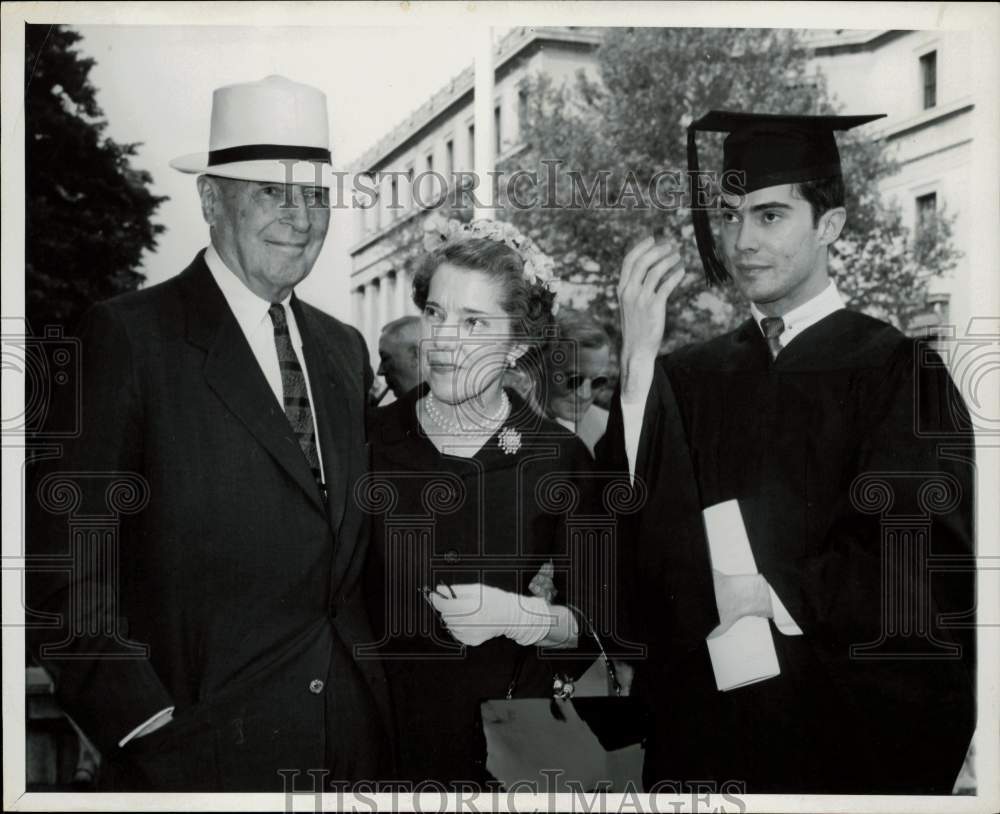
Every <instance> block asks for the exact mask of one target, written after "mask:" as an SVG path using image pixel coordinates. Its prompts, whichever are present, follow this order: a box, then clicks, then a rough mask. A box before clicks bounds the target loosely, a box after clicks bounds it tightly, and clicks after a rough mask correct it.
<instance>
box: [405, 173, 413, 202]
mask: <svg viewBox="0 0 1000 814" xmlns="http://www.w3.org/2000/svg"><path fill="white" fill-rule="evenodd" d="M406 195H407V198H406V208H407V209H411V208H412V207H413V167H407V168H406Z"/></svg>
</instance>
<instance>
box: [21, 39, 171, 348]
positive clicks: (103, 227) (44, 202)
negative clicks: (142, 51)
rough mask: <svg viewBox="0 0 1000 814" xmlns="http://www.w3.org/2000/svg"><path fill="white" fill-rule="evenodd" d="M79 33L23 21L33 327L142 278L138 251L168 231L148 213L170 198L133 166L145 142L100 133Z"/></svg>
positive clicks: (63, 318) (71, 320)
mask: <svg viewBox="0 0 1000 814" xmlns="http://www.w3.org/2000/svg"><path fill="white" fill-rule="evenodd" d="M80 39H81V36H80V35H79V34H78V33H76V32H75V31H72V30H69V29H67V28H64V27H62V26H55V25H27V26H25V72H24V75H25V89H24V103H25V105H24V106H25V161H26V172H25V178H26V183H25V187H26V189H25V221H26V235H25V256H26V285H27V290H26V298H25V310H26V315H27V317H28V324H29V325H30V326H32V329H33V330H35V331H40V330H41V329H42V328H43V327H44V326H46V325H62V326H64V327H65V328H67V329H72V327H73V325H74V324H75V323H76V321H77V319H78V318H79V316H80V315H81V314H82V312H83V311H84V310H86V308H87V307H88V306H89V305H90V304H91V303H93V302H96V301H98V300H102V299H106V298H108V297H112V296H114V295H116V294H120V293H122V292H124V291H130V290H132V289H134V288H136V287H137V286H138V285H139V284H140V283H141V282H142V281H143V279H145V278H144V276H143V275H142V274H141V273H140V272H139V271H138V269H139V268H140V266H141V261H142V253H143V251H145V250H152V249H154V248H155V247H156V236H157V235H158V234H160V233H162V232H163V226H161V225H159V224H153V223H152V221H151V218H152V216H153V215H154V213H155V212H156V209H157V208H158V207H159V205H160V204H161V203H162V202H163V201H165V200H167V199H166V198H165V197H162V196H156V195H153V194H151V193H150V191H149V189H148V187H149V185H150V184H151V183H152V178H151V176H150V175H149V173H147V172H143V171H139V170H136V169H135V168H133V167H132V166H131V164H130V161H129V159H130V158H131V157H133V156H135V155H136V151H137V148H138V147H139V146H140V145H138V144H118V143H117V142H115V141H114V140H113V139H111V138H108V137H106V136H105V135H104V130H105V128H106V127H107V122H106V121H105V120H104V119H103V116H104V114H103V111H102V110H101V108H100V106H99V105H98V103H97V100H96V97H95V89H94V86H93V85H92V84H91V83H90V80H89V74H90V70H91V68H92V67H93V66H94V60H92V59H86V58H83V57H81V56H80V54H79V53H78V52H77V51H76V50H74V48H73V45H74V44H75V43H76V42H78V41H79V40H80Z"/></svg>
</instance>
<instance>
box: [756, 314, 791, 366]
mask: <svg viewBox="0 0 1000 814" xmlns="http://www.w3.org/2000/svg"><path fill="white" fill-rule="evenodd" d="M760 329H761V330H762V331H763V332H764V336H765V337H767V346H768V347H769V348H770V349H771V358H772V359H774V358H775V357H776V356H777V355H778V351H780V350H781V342H779V341H778V337H779V336H781V335H782V334H783V333H784V331H785V320H783V319H782V318H781V317H764V318H763V319H762V320H761V321H760Z"/></svg>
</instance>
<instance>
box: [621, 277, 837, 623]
mask: <svg viewBox="0 0 1000 814" xmlns="http://www.w3.org/2000/svg"><path fill="white" fill-rule="evenodd" d="M843 307H844V300H843V298H842V297H841V296H840V292H839V291H837V287H836V286H835V285H834V284H833V281H832V280H831V281H830V282H829V283H828V284H827V286H826V288H824V289H823V290H822V291H821V292H820V293H819V294H817V295H816V296H815V297H813V298H812V299H811V300H808V301H807V302H804V303H802V305H800V306H798V307H796V308H793V309H792V310H791V311H789V312H788V313H786V314H782V315H781V318H782V319H783V320H784V323H785V329H784V330H783V331H782V332H781V335H780V336H779V337H778V342H779V343H780V344H781V347H782V348H786V347H788V343H789V342H791V341H792V340H793V339H795V337H797V336H798V335H799V334H800V333H802V331H804V330H805V329H806V328H809V327H810V326H812V325H815V324H816V323H817V322H819V321H820V320H821V319H824V318H825V317H828V316H830V314H832V313H834V312H835V311H839V310H840V309H842V308H843ZM750 312H751V314H752V315H753V318H754V322H756V323H757V330H759V331H760V332H761V335H763V334H764V329H763V328H761V325H760V321H761V320H762V319H764V317H765V316H766V314H764V313H762V312H761V310H760V309H759V308H758V307H757V306H756V305H755V304H754V303H751V304H750ZM644 372H645V373H646V375H645V377H644V378H645V380H644V381H641V382H639V387H637V388H636V390H635V392H637V393H643V394H644V395H643V396H642V397H641V398H639V399H637V400H636V401H631V402H625V401H622V421H623V423H624V425H625V427H624V429H625V454H626V455H627V456H628V467H629V476H630V477H632V478H633V479H634V478H635V464H636V459H637V458H638V456H639V436H640V435H641V434H642V417H643V413H645V411H646V400H647V399H648V398H649V389H650V388H651V387H652V385H653V369H652V368H650V369H649V370H648V371H644ZM768 588H769V589H770V592H771V606H772V609H773V610H774V623H775V625H776V626H777V628H778V630H780V631H781V632H782V633H784V634H785V635H786V636H800V635H802V630H801V629H800V628H799V626H798V625H797V624H795V620H793V619H792V617H791V615H790V614H789V613H788V611H787V610H786V609H785V606H784V605H783V604H782V602H781V600H780V599H778V595H777V594H776V593H775V592H774V589H773V588H770V586H768Z"/></svg>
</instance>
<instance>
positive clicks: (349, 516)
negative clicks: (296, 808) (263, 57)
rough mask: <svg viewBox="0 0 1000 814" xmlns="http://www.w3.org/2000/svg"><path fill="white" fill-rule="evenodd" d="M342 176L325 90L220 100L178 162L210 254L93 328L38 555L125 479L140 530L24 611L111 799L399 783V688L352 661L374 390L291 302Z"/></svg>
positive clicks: (64, 544)
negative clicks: (385, 778) (333, 179)
mask: <svg viewBox="0 0 1000 814" xmlns="http://www.w3.org/2000/svg"><path fill="white" fill-rule="evenodd" d="M329 160H330V153H329V136H328V119H327V111H326V98H325V96H324V95H323V94H322V93H321V92H320V91H318V90H316V89H314V88H311V87H309V86H306V85H301V84H298V83H295V82H291V81H289V80H287V79H284V78H282V77H277V76H272V77H268V78H266V79H264V80H262V81H259V82H251V83H247V84H240V85H233V86H229V87H224V88H220V89H218V90H216V91H215V95H214V98H213V107H212V125H211V137H210V150H209V152H208V154H207V155H205V154H201V155H195V156H187V157H185V158H181V159H177V160H176V161H174V162H172V165H173V166H174V167H175V168H177V169H179V170H181V171H182V172H187V173H197V174H198V179H197V185H198V193H199V196H200V198H201V210H202V214H203V215H204V218H205V220H206V221H207V223H208V225H209V236H210V241H209V245H208V247H207V248H206V249H204V250H203V251H201V252H199V253H198V255H197V256H196V257H195V259H194V261H193V262H192V263H191V264H190V265H189V266H188V267H187V268H186V269H185V270H184V271H182V272H181V273H180V274H179V275H178V276H176V277H174V278H173V279H170V280H168V281H167V282H165V283H162V284H160V285H156V286H153V287H151V288H149V289H146V290H143V291H138V292H135V293H131V294H127V295H125V296H122V297H118V298H116V299H113V300H110V301H108V302H105V303H101V304H99V305H97V306H95V307H94V308H93V309H92V310H91V312H90V314H89V316H88V318H87V320H86V321H85V326H84V329H83V331H82V334H81V338H82V352H83V387H82V401H81V402H80V405H79V407H80V408H81V409H82V419H81V420H82V433H81V434H80V436H79V437H78V438H76V439H74V440H72V441H70V442H68V443H67V444H66V448H65V454H64V455H63V457H62V459H61V460H59V461H56V462H55V463H54V464H53V465H52V466H50V467H49V469H50V470H51V471H50V473H49V475H48V476H47V477H46V478H44V479H43V480H42V483H41V485H40V487H39V490H38V492H39V495H38V496H39V500H40V501H41V504H42V507H41V508H39V509H36V512H35V514H34V518H35V523H36V527H40V529H41V532H42V533H39V534H36V535H34V540H35V549H34V551H33V553H34V554H36V555H41V556H45V557H53V556H59V555H64V552H66V551H67V550H68V549H69V547H70V544H71V543H70V540H71V532H72V528H73V527H74V523H75V522H77V521H78V520H79V518H80V517H82V516H93V514H94V513H95V512H96V513H98V514H99V513H101V512H104V513H105V514H106V513H107V511H108V507H107V506H105V505H104V504H105V501H108V502H111V500H112V490H113V489H114V488H115V487H114V486H111V485H109V484H113V483H114V482H115V480H116V479H117V480H118V481H120V482H121V483H124V484H125V485H126V486H127V487H128V488H131V489H132V490H133V492H134V494H133V498H134V500H133V502H132V503H131V504H130V505H128V506H125V505H124V504H123V503H122V501H117V503H116V505H117V508H118V509H119V510H120V511H121V512H123V513H126V514H127V513H129V512H132V515H131V516H130V517H128V518H127V520H126V521H125V522H123V523H122V526H121V529H120V534H119V537H118V540H117V549H116V550H111V551H110V555H109V559H106V560H100V559H99V557H98V555H97V554H95V553H93V552H92V551H91V548H88V546H86V545H85V546H83V548H79V547H78V548H76V549H72V550H73V552H74V562H73V567H72V569H71V570H70V571H64V572H42V571H41V570H39V571H38V572H37V573H34V574H33V575H32V579H31V585H30V593H29V600H30V605H31V608H32V610H34V611H42V612H49V613H53V614H57V616H56V617H54V618H56V619H57V620H59V622H60V626H59V627H50V628H46V629H43V630H39V631H36V633H37V635H36V636H34V642H33V643H34V646H35V648H36V652H37V654H38V657H39V659H40V660H41V661H42V663H43V664H45V666H46V667H47V668H48V669H49V670H50V672H51V673H52V674H53V676H54V678H55V683H56V687H57V693H58V697H59V699H60V701H61V702H62V704H63V706H64V707H65V709H66V710H67V711H68V713H69V714H70V715H71V716H72V717H73V718H74V719H75V721H76V722H77V723H78V724H79V725H80V727H81V728H82V729H83V730H84V731H85V732H86V733H87V735H88V736H89V737H90V738H91V739H93V740H94V741H95V742H96V743H97V744H98V746H99V748H100V749H101V751H102V753H103V754H104V756H105V758H106V768H107V769H108V770H109V771H108V772H107V773H106V776H105V777H104V778H103V780H104V786H105V787H107V788H109V789H112V790H154V791H166V790H178V791H196V790H203V791H280V790H282V789H283V788H285V787H286V786H285V785H284V784H285V783H286V779H290V778H291V777H293V776H294V775H295V773H296V772H298V773H299V776H298V777H297V778H296V779H295V782H296V786H297V788H305V789H312V788H313V783H314V782H315V781H316V778H320V777H325V780H326V781H355V780H360V779H367V778H372V777H378V776H379V775H378V773H379V772H380V771H381V770H382V766H383V763H382V761H383V760H384V757H385V754H386V752H387V750H386V747H385V744H386V741H387V730H388V723H389V715H388V712H387V701H386V695H385V687H384V679H383V676H382V674H381V673H380V671H379V669H378V666H377V664H376V663H374V662H371V661H358V660H355V658H354V655H353V653H354V647H353V646H354V645H355V644H357V643H360V642H365V641H370V640H371V634H370V629H369V625H368V620H367V616H366V612H365V609H364V603H363V601H362V597H361V595H360V592H359V582H358V573H359V570H360V568H361V564H362V562H363V561H364V554H365V542H366V524H365V520H364V517H363V515H362V513H361V511H360V510H359V508H358V507H357V506H356V505H355V504H354V502H353V491H352V490H353V484H354V483H355V481H356V480H357V479H358V477H359V476H361V475H362V474H363V473H364V472H365V471H366V468H367V465H368V459H367V455H366V446H365V443H364V439H365V409H366V408H365V393H366V392H367V389H368V386H369V384H370V382H371V379H372V375H371V370H370V367H369V365H368V363H367V359H368V354H367V350H366V348H365V345H364V341H363V340H362V339H361V337H360V335H359V334H358V333H357V332H356V331H355V330H353V329H352V328H349V327H347V326H345V325H343V324H342V323H340V322H338V321H337V320H335V319H333V318H331V317H329V316H327V315H326V314H324V313H322V312H321V311H318V310H317V309H315V308H313V307H311V306H309V305H307V304H306V303H304V302H302V301H301V300H299V299H298V298H297V297H296V296H295V293H294V291H295V287H296V286H297V285H298V284H299V283H300V282H301V281H302V280H303V279H304V278H305V277H306V276H307V275H308V274H309V272H310V270H311V269H312V267H313V265H314V263H315V262H316V258H317V256H318V255H319V252H320V249H321V247H322V245H323V241H324V239H325V237H326V233H327V227H328V224H329V218H330V212H329V204H328V201H327V194H328V193H327V187H328V184H327V178H328V177H329V175H328V170H329V167H328V164H329ZM72 406H74V405H71V407H72ZM59 489H64V490H67V489H68V490H71V491H72V490H75V491H73V493H74V494H75V495H76V496H77V498H78V499H77V501H76V503H75V505H74V506H73V507H71V509H67V506H66V505H65V504H60V503H59V502H58V500H57V499H56V498H55V497H54V495H58V494H60V492H59ZM73 539H74V540H75V539H77V538H73ZM74 545H75V543H74ZM95 545H96V543H95ZM95 550H96V549H95ZM105 553H108V552H105ZM108 562H111V563H112V564H114V568H111V569H110V570H109V568H106V567H105V565H106V564H107V563H108ZM119 576H120V579H118V577H119ZM80 631H85V633H83V634H81V633H80ZM309 770H315V772H316V773H314V774H313V775H312V776H306V775H304V773H305V772H307V771H309ZM324 772H325V774H324Z"/></svg>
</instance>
